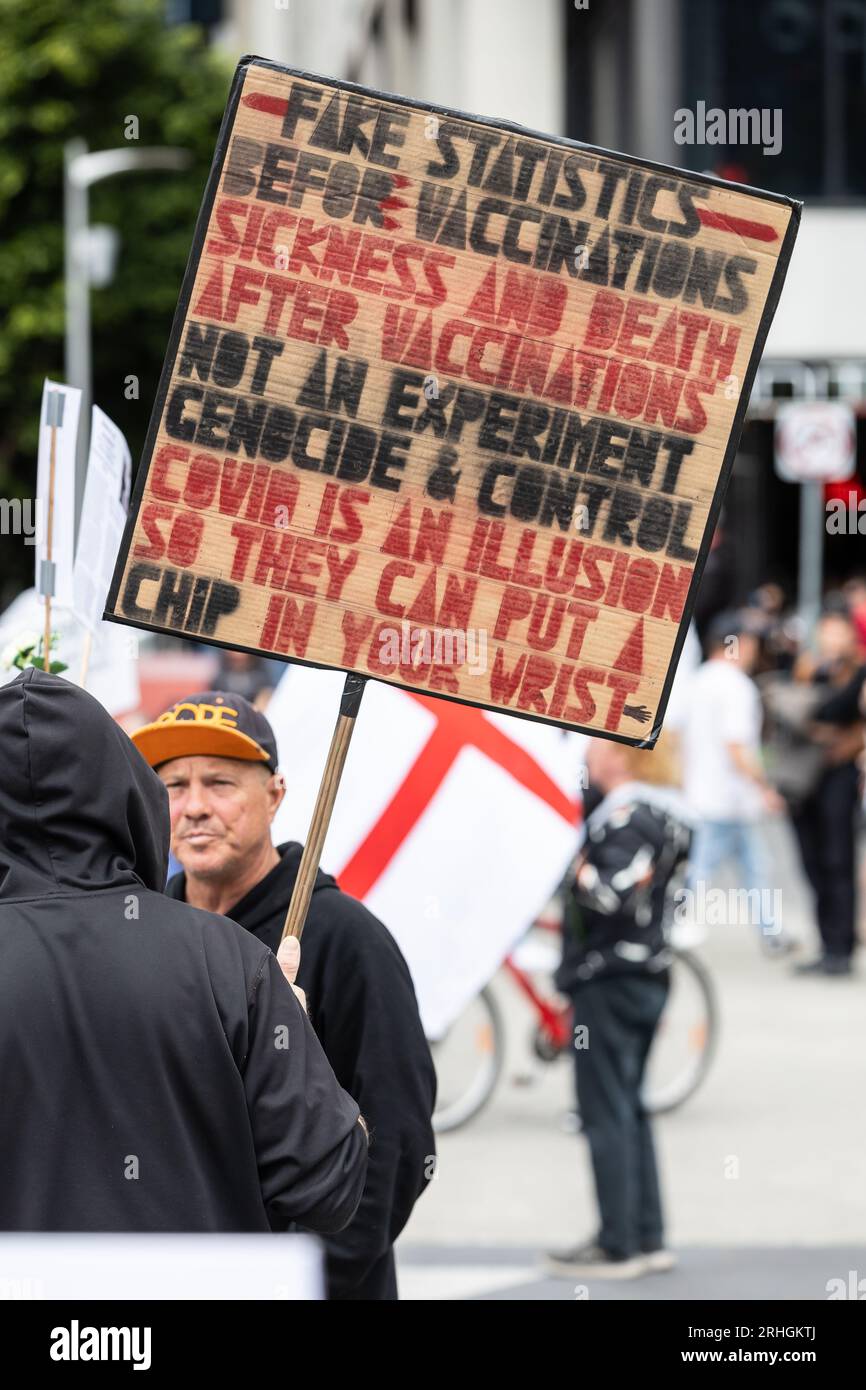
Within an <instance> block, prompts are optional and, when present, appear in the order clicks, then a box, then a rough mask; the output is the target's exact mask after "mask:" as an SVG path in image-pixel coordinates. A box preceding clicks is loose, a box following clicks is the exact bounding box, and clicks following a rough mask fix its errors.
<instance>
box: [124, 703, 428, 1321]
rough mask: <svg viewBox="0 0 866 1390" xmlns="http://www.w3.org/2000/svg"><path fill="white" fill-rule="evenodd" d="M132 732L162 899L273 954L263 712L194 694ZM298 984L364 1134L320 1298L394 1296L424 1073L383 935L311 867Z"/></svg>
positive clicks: (278, 857) (279, 892) (276, 850)
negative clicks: (167, 817)
mask: <svg viewBox="0 0 866 1390" xmlns="http://www.w3.org/2000/svg"><path fill="white" fill-rule="evenodd" d="M133 740H134V742H135V743H136V745H137V746H138V748H139V749H140V750H141V752H142V753H143V755H144V757H145V758H146V759H147V761H148V762H149V763H150V764H151V766H152V767H155V768H157V769H158V772H159V776H160V777H161V778H162V780H163V781H164V783H165V785H166V786H167V788H168V793H169V799H170V803H171V818H172V851H173V853H174V855H175V857H176V858H177V859H178V861H179V862H180V863H181V865H182V866H183V872H182V873H180V874H177V875H175V876H174V877H173V878H172V879H171V880H170V882H169V884H168V887H167V889H166V891H167V893H168V895H169V897H171V898H174V899H177V900H179V901H186V902H191V903H193V904H195V905H199V906H205V905H207V906H208V907H210V908H211V909H212V910H214V911H220V912H224V913H225V914H226V915H227V916H230V917H231V918H232V919H233V920H234V921H235V922H238V923H239V924H240V925H241V926H242V927H245V928H246V929H247V931H248V932H250V933H252V935H253V937H255V938H257V939H258V940H259V941H260V942H262V943H263V944H264V945H266V946H269V947H270V948H271V950H273V951H276V950H277V948H278V946H279V942H280V937H281V934H282V930H283V925H284V923H285V918H286V912H287V910H288V906H289V901H290V899H291V896H292V889H293V887H294V884H295V878H296V876H297V872H298V867H299V864H300V860H301V852H302V846H301V845H299V844H297V843H286V844H281V845H279V846H275V845H274V844H273V842H272V839H271V828H270V827H271V822H272V820H273V817H274V815H275V813H276V811H277V808H278V807H279V805H280V802H281V801H282V799H283V795H284V788H283V781H282V777H281V776H280V775H279V773H278V772H277V747H276V740H275V738H274V733H273V730H272V729H271V726H270V724H269V723H268V721H267V719H266V718H265V716H264V715H263V714H262V713H261V712H260V711H259V710H256V709H254V708H253V707H252V706H251V705H250V704H249V703H248V702H247V701H246V700H244V699H243V698H242V697H240V696H237V695H232V694H230V693H229V692H226V691H208V692H205V693H202V694H196V695H192V696H190V697H189V698H188V699H187V700H184V701H180V702H178V703H177V704H176V705H174V706H172V708H171V709H169V710H167V711H166V712H165V713H164V714H163V715H161V716H160V718H159V719H158V720H156V722H155V723H153V724H149V725H146V726H145V727H144V728H143V729H139V730H138V731H137V732H136V733H135V734H133ZM298 983H299V984H300V985H301V986H302V987H303V989H304V991H305V992H306V996H307V1006H308V1008H309V1011H310V1018H311V1020H312V1023H313V1027H314V1028H315V1030H316V1033H317V1035H318V1037H319V1039H320V1041H321V1043H322V1046H323V1047H324V1049H325V1053H326V1055H327V1057H328V1060H329V1061H330V1063H331V1066H332V1067H333V1068H334V1071H335V1073H336V1075H337V1078H338V1080H339V1082H340V1084H341V1085H342V1086H343V1087H345V1089H346V1090H347V1091H348V1092H349V1094H350V1095H352V1096H354V1098H355V1100H356V1101H357V1102H358V1104H359V1105H360V1106H361V1108H362V1110H363V1112H364V1116H365V1118H366V1120H367V1121H368V1123H369V1126H370V1136H371V1144H370V1162H369V1168H368V1172H367V1182H366V1186H365V1189H364V1195H363V1197H362V1199H361V1203H360V1206H359V1208H358V1212H357V1214H356V1216H355V1218H354V1220H353V1221H352V1222H351V1224H350V1225H349V1226H348V1227H346V1229H345V1230H344V1231H342V1232H340V1233H339V1234H338V1235H335V1236H332V1237H329V1238H328V1239H327V1240H326V1242H325V1245H326V1265H327V1274H328V1287H329V1294H330V1297H331V1298H334V1299H366V1300H384V1299H395V1298H396V1297H397V1279H396V1272H395V1264H394V1250H393V1246H394V1242H395V1241H396V1239H397V1237H398V1236H399V1234H400V1232H401V1231H402V1229H403V1227H404V1226H405V1224H406V1222H407V1221H408V1219H409V1216H410V1214H411V1211H412V1208H413V1206H414V1204H415V1202H416V1200H417V1199H418V1197H419V1196H420V1194H421V1193H422V1192H423V1191H424V1190H425V1189H426V1187H427V1186H428V1179H429V1178H430V1177H431V1176H432V1174H433V1171H434V1162H435V1143H434V1137H433V1130H432V1124H431V1117H432V1113H433V1106H434V1102H435V1095H436V1078H435V1072H434V1070H433V1062H432V1058H431V1056H430V1049H429V1047H428V1045H427V1040H426V1038H425V1036H424V1031H423V1028H422V1025H421V1019H420V1017H419V1013H418V1005H417V1002H416V999H415V991H414V988H413V985H412V979H411V976H410V974H409V971H408V968H407V966H406V962H405V961H404V959H403V956H402V955H401V953H400V950H399V949H398V947H397V944H396V942H395V941H394V939H393V937H392V936H391V935H390V933H389V932H388V931H387V930H386V928H385V927H384V926H383V924H382V923H381V922H380V921H379V920H378V919H377V918H376V917H374V916H373V914H372V913H371V912H369V911H368V910H367V909H366V908H365V907H364V906H363V904H362V903H359V902H357V901H356V900H355V899H354V898H350V897H349V896H348V895H347V894H345V893H342V892H341V891H340V889H339V887H338V886H337V884H336V882H335V881H334V879H333V878H332V877H331V876H330V875H329V874H326V873H323V872H322V871H321V870H320V871H319V872H318V874H317V877H316V881H315V885H314V888H313V894H312V898H311V901H310V906H309V911H308V913H307V918H306V923H305V926H304V935H303V951H302V958H301V966H300V970H299V972H298Z"/></svg>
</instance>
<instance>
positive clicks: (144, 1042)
mask: <svg viewBox="0 0 866 1390" xmlns="http://www.w3.org/2000/svg"><path fill="white" fill-rule="evenodd" d="M0 766H2V768H3V776H2V779H0V1113H2V1116H3V1124H2V1126H0V1229H3V1230H6V1231H127V1232H130V1231H135V1232H143V1231H173V1232H181V1231H186V1232H191V1231H198V1232H216V1231H223V1232H225V1231H261V1232H270V1231H285V1230H287V1229H288V1228H290V1226H292V1225H293V1224H295V1223H302V1224H303V1225H304V1226H305V1227H306V1228H308V1229H310V1230H313V1231H316V1232H320V1233H322V1234H330V1233H333V1232H335V1231H338V1230H340V1229H341V1228H342V1227H343V1226H345V1225H346V1223H347V1222H348V1221H349V1220H350V1219H351V1217H352V1216H353V1214H354V1212H355V1210H356V1208H357V1205H358V1202H359V1200H360V1197H361V1193H362V1190H363V1186H364V1179H365V1176H366V1167H367V1137H366V1134H365V1132H364V1128H363V1124H362V1122H361V1121H360V1116H359V1111H358V1106H357V1105H356V1103H355V1101H354V1100H353V1099H352V1098H351V1097H350V1096H348V1095H347V1094H346V1092H345V1091H343V1090H342V1089H341V1088H340V1086H339V1085H338V1084H337V1081H336V1079H335V1077H334V1073H333V1071H332V1069H331V1067H330V1065H329V1064H328V1061H327V1059H326V1057H325V1055H324V1053H323V1051H322V1048H321V1046H320V1044H319V1042H318V1040H317V1038H316V1036H315V1033H314V1032H313V1029H312V1027H311V1025H310V1022H309V1020H308V1018H307V1016H306V1014H305V1013H304V1010H303V1008H302V1007H301V1005H300V1003H299V1001H298V999H297V998H296V995H295V994H294V993H293V991H292V988H291V987H290V985H289V984H288V983H287V980H286V978H284V974H283V972H282V971H281V969H280V966H279V965H278V963H277V961H276V959H275V957H274V955H273V953H272V952H271V951H270V950H268V949H267V948H266V947H265V946H264V945H263V944H262V943H261V942H258V941H256V940H255V938H254V937H252V936H250V935H249V934H248V933H247V932H244V931H242V930H241V929H240V928H239V927H238V926H237V925H236V924H235V923H234V922H230V921H227V920H226V918H225V917H222V916H218V915H216V914H214V913H212V912H207V911H200V910H198V909H196V908H194V907H188V906H186V905H185V904H184V903H182V902H172V901H169V900H167V899H166V898H165V896H164V895H163V892H162V889H163V887H164V884H165V875H166V867H167V862H168V847H169V811H168V796H167V794H166V791H165V788H164V786H163V785H162V783H161V781H160V779H159V778H158V777H157V776H156V775H155V774H154V772H153V771H152V770H151V769H150V768H149V767H148V765H147V763H146V762H145V760H144V758H142V757H141V755H140V754H139V753H138V752H137V750H136V749H135V748H134V747H133V745H132V743H131V742H130V740H129V738H128V737H127V736H126V734H125V733H124V732H123V731H122V730H121V729H120V727H119V726H118V725H117V724H116V723H115V722H114V720H113V719H111V717H110V716H109V715H108V714H107V713H106V711H105V710H104V709H103V708H102V706H101V705H100V704H98V703H97V701H96V700H94V699H93V698H92V696H90V695H88V694H87V693H86V692H85V691H83V690H81V689H79V688H78V687H77V686H75V685H72V684H70V683H69V682H68V681H65V680H63V678H62V677H60V676H54V675H50V674H46V673H44V672H42V671H38V670H36V669H34V668H32V667H31V668H29V669H28V670H26V671H24V672H23V673H22V674H21V675H20V676H18V677H17V678H16V679H15V680H14V681H12V682H11V683H10V684H8V685H6V686H3V687H2V688H0ZM275 1038H276V1039H284V1040H285V1045H284V1046H280V1045H279V1042H275Z"/></svg>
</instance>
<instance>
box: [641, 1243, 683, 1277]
mask: <svg viewBox="0 0 866 1390" xmlns="http://www.w3.org/2000/svg"><path fill="white" fill-rule="evenodd" d="M641 1259H642V1260H643V1261H644V1263H645V1265H646V1269H647V1273H648V1274H666V1273H667V1271H668V1270H669V1269H673V1268H674V1267H675V1265H676V1263H677V1257H676V1255H675V1254H674V1252H673V1250H665V1248H664V1246H662V1245H659V1246H657V1247H656V1248H655V1250H642V1251H641Z"/></svg>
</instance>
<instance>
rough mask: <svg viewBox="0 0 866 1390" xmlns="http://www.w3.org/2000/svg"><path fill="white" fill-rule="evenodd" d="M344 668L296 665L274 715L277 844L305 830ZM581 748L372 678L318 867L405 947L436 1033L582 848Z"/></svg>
mask: <svg viewBox="0 0 866 1390" xmlns="http://www.w3.org/2000/svg"><path fill="white" fill-rule="evenodd" d="M342 686H343V678H342V676H341V675H340V673H339V672H331V671H311V670H308V669H306V668H304V667H300V666H298V667H292V668H290V669H289V670H288V671H287V673H286V675H285V677H284V678H283V680H282V681H281V682H280V684H279V686H278V687H277V690H276V693H275V694H274V697H273V699H272V700H271V703H270V705H269V706H268V719H269V720H270V721H271V724H272V725H273V728H274V732H275V733H276V736H277V744H278V747H279V751H280V760H281V766H282V768H283V769H284V770H285V771H286V773H287V776H286V782H287V789H286V799H285V801H284V803H283V806H282V807H281V809H280V811H279V813H278V815H277V819H276V822H275V839H276V840H277V842H278V843H279V842H280V841H282V840H285V839H297V840H303V839H304V838H305V837H306V835H307V830H308V827H309V824H310V818H311V814H312V809H313V803H314V801H315V798H316V792H317V790H318V786H319V781H320V778H321V772H322V765H323V763H324V761H325V756H326V754H327V749H328V742H329V740H330V737H331V733H332V731H333V727H334V719H335V716H336V712H337V708H338V706H339V703H340V692H341V690H342ZM585 742H586V740H585V739H584V738H583V737H582V736H581V735H577V734H567V733H564V732H563V731H561V730H559V729H554V728H551V727H550V726H549V725H545V724H541V723H534V722H531V721H529V720H524V719H517V718H515V717H514V716H513V715H503V714H498V713H487V712H485V711H482V710H478V709H473V708H471V707H470V706H465V705H460V704H457V703H454V702H451V701H447V700H435V699H431V698H430V697H428V696H425V695H418V694H415V693H409V692H406V691H403V690H399V689H397V688H396V687H394V686H389V685H385V684H381V683H379V682H371V683H370V685H369V688H368V690H367V692H366V694H365V697H364V710H363V718H361V719H360V720H359V721H358V727H357V729H356V731H355V734H354V737H353V740H352V750H351V756H350V757H349V759H348V761H347V763H346V769H345V772H344V774H343V781H342V785H341V792H340V796H339V798H338V800H337V803H336V807H335V809H334V814H333V818H332V820H331V825H330V830H329V832H328V837H327V840H326V841H325V849H324V853H323V856H322V865H323V868H324V869H326V870H327V871H328V872H330V873H333V874H334V875H335V877H336V878H337V879H338V881H339V883H340V886H341V888H343V889H344V890H345V891H346V892H347V893H351V894H352V895H353V896H354V897H357V898H361V899H362V900H363V901H364V902H365V903H366V904H367V906H368V907H369V908H370V910H371V911H372V912H375V913H376V915H377V916H379V917H381V918H382V920H383V921H384V922H386V923H387V925H388V927H389V929H390V930H391V931H392V932H393V934H394V936H395V937H396V939H397V941H398V942H399V945H400V949H401V950H402V951H403V954H404V955H405V957H406V959H407V961H408V964H409V969H410V970H411V972H412V978H413V980H414V982H415V989H416V991H417V994H418V1000H419V1004H420V1006H421V1014H422V1017H423V1019H424V1025H425V1028H426V1030H427V1033H428V1036H430V1037H433V1038H436V1037H439V1036H441V1034H442V1033H443V1032H444V1030H445V1029H446V1028H447V1027H448V1025H449V1024H450V1023H451V1022H452V1020H453V1019H454V1018H456V1016H457V1015H458V1014H459V1012H460V1010H461V1009H462V1008H463V1006H464V1005H465V1004H466V1003H467V1002H468V1001H469V1000H470V999H471V998H472V996H473V995H474V994H475V993H476V992H477V991H478V990H479V989H480V988H481V987H482V985H485V984H486V983H487V981H488V980H489V979H490V977H491V976H492V975H493V974H494V972H495V971H496V969H497V968H498V966H499V965H500V963H501V961H502V959H503V957H504V956H505V955H506V954H507V952H508V951H509V949H510V948H511V946H512V945H513V944H514V942H515V941H516V940H517V939H518V938H519V937H520V936H521V935H522V933H523V932H524V931H525V929H526V927H527V925H528V924H529V922H530V921H531V920H532V919H533V917H534V916H535V915H536V913H537V912H538V910H539V908H540V907H542V906H543V905H544V903H545V902H546V901H547V899H548V897H549V896H550V894H551V892H552V891H553V889H554V888H555V887H556V885H557V883H558V882H559V879H560V878H561V876H562V874H563V872H564V870H565V868H566V865H567V863H568V860H569V857H570V855H571V854H572V853H573V852H574V845H575V826H576V822H577V820H578V817H579V813H580V812H579V776H580V765H581V763H582V758H583V747H584V744H585Z"/></svg>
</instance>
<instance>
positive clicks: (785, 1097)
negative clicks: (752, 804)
mask: <svg viewBox="0 0 866 1390" xmlns="http://www.w3.org/2000/svg"><path fill="white" fill-rule="evenodd" d="M774 844H775V847H776V850H777V864H778V866H779V867H778V879H777V881H778V884H779V886H780V887H781V889H782V892H783V911H784V917H785V923H786V926H788V927H789V928H791V929H792V930H793V932H794V933H795V935H798V936H799V937H800V938H801V939H802V940H803V942H804V943H806V946H804V950H803V951H802V952H801V957H800V958H802V956H803V955H808V954H811V948H812V946H813V935H812V930H811V925H810V919H809V909H808V900H807V893H806V890H805V887H804V885H803V884H802V881H801V879H800V877H799V874H798V871H797V869H796V866H795V863H794V859H793V856H792V854H791V852H790V849H791V846H790V843H789V842H788V840H787V837H786V836H785V835H779V834H777V835H776V837H775V840H774ZM701 954H702V956H703V958H704V959H705V960H706V962H707V964H708V965H709V966H710V968H711V969H712V972H713V975H714V977H715V981H716V985H717V989H718V992H719V996H720V1003H721V1013H722V1038H721V1045H720V1050H719V1054H718V1056H717V1059H716V1062H715V1065H714V1067H713V1070H712V1072H711V1074H710V1076H709V1078H708V1080H707V1081H706V1083H705V1085H704V1087H703V1089H702V1090H701V1091H700V1092H699V1093H698V1094H697V1095H696V1096H695V1097H694V1098H693V1099H692V1100H691V1101H689V1102H688V1104H687V1105H686V1106H685V1107H684V1108H683V1109H682V1110H680V1111H677V1112H675V1113H673V1114H671V1115H668V1116H663V1117H661V1118H660V1119H659V1120H658V1121H657V1138H658V1145H659V1151H660V1161H661V1167H662V1174H663V1181H664V1191H665V1196H666V1204H667V1211H668V1224H669V1237H670V1242H671V1244H672V1245H673V1246H674V1247H675V1248H676V1249H677V1250H678V1251H680V1253H681V1264H680V1269H679V1270H678V1272H676V1273H674V1274H670V1275H654V1276H649V1277H647V1278H645V1279H642V1280H640V1281H637V1282H635V1283H628V1284H616V1285H603V1284H601V1283H598V1284H596V1285H595V1286H593V1287H592V1289H591V1291H590V1293H591V1296H592V1297H600V1298H601V1297H603V1298H609V1297H615V1298H682V1297H692V1298H707V1299H716V1298H761V1297H768V1298H779V1297H782V1298H798V1299H799V1298H810V1297H811V1298H826V1297H827V1292H826V1284H827V1281H828V1280H829V1279H834V1278H841V1279H845V1280H847V1279H848V1277H849V1271H855V1273H856V1274H857V1275H858V1277H859V1278H863V1279H864V1281H866V952H864V953H861V954H863V956H864V959H863V960H862V961H861V962H860V965H859V973H856V974H855V975H854V976H853V977H851V978H849V979H842V980H828V979H822V978H806V979H803V978H796V977H794V976H793V974H792V971H791V967H790V964H789V963H787V962H783V961H774V960H768V959H766V958H765V957H764V956H763V955H762V953H761V951H760V947H759V943H758V941H757V939H756V936H755V934H754V933H753V931H752V930H751V929H750V928H749V927H748V926H737V927H711V928H710V929H709V935H708V938H707V940H706V942H705V944H704V945H703V946H702V947H701ZM495 988H496V990H497V993H498V995H499V998H500V1000H501V1002H502V1004H503V1006H504V1008H505V1010H506V1013H507V1016H508V1028H509V1056H508V1058H507V1062H506V1070H505V1075H504V1080H503V1082H502V1083H501V1084H500V1088H499V1091H498V1093H497V1095H496V1097H495V1099H494V1101H493V1102H492V1103H491V1105H490V1107H489V1108H488V1110H486V1111H485V1112H484V1113H483V1114H482V1115H481V1116H479V1117H478V1119H477V1120H475V1121H474V1122H473V1123H472V1124H470V1125H469V1126H468V1127H467V1128H466V1129H464V1130H461V1131H458V1132H456V1133H454V1134H450V1135H444V1136H442V1137H441V1138H440V1143H439V1154H440V1159H439V1164H438V1168H437V1174H436V1177H435V1179H434V1180H433V1181H432V1182H431V1187H430V1191H429V1192H428V1193H426V1194H425V1196H424V1197H423V1199H422V1200H421V1201H420V1202H419V1203H418V1205H417V1207H416V1209H415V1213H414V1215H413V1217H412V1220H411V1222H410V1224H409V1227H408V1229H407V1231H406V1233H405V1235H404V1237H403V1240H402V1242H401V1246H400V1247H399V1257H400V1268H401V1281H402V1282H401V1287H402V1292H403V1296H404V1297H407V1298H416V1299H439V1298H451V1299H454V1298H532V1299H535V1298H574V1290H573V1286H571V1285H569V1284H568V1283H567V1282H560V1281H554V1280H549V1279H545V1278H544V1275H543V1272H542V1271H540V1268H539V1265H538V1255H539V1253H540V1252H541V1251H543V1250H544V1249H545V1248H547V1247H549V1246H557V1245H562V1244H567V1243H569V1242H570V1241H572V1240H577V1239H579V1238H583V1237H587V1236H589V1235H591V1234H592V1233H593V1230H594V1223H595V1213H594V1200H593V1194H592V1186H591V1182H590V1175H589V1165H588V1159H587V1155H586V1150H585V1142H584V1141H583V1140H582V1139H581V1138H579V1137H577V1136H575V1135H574V1134H573V1133H569V1132H567V1130H566V1128H565V1126H564V1123H563V1120H564V1116H565V1113H566V1111H567V1109H568V1107H569V1104H570V1100H571V1071H570V1066H569V1065H568V1063H567V1062H564V1063H559V1064H556V1065H554V1066H550V1067H543V1066H541V1064H538V1063H535V1062H534V1061H533V1060H532V1059H531V1057H530V1055H529V1051H528V1047H527V1039H528V1036H529V1032H530V1028H531V1017H530V1014H529V1012H528V1010H527V1007H526V1005H525V1003H524V1002H523V1001H522V1000H521V999H520V998H519V997H518V996H517V994H516V992H515V991H514V988H513V986H512V985H511V982H510V981H509V980H508V979H507V978H505V977H500V978H499V979H497V981H496V982H495ZM863 1292H864V1294H866V1282H864V1288H863Z"/></svg>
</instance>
